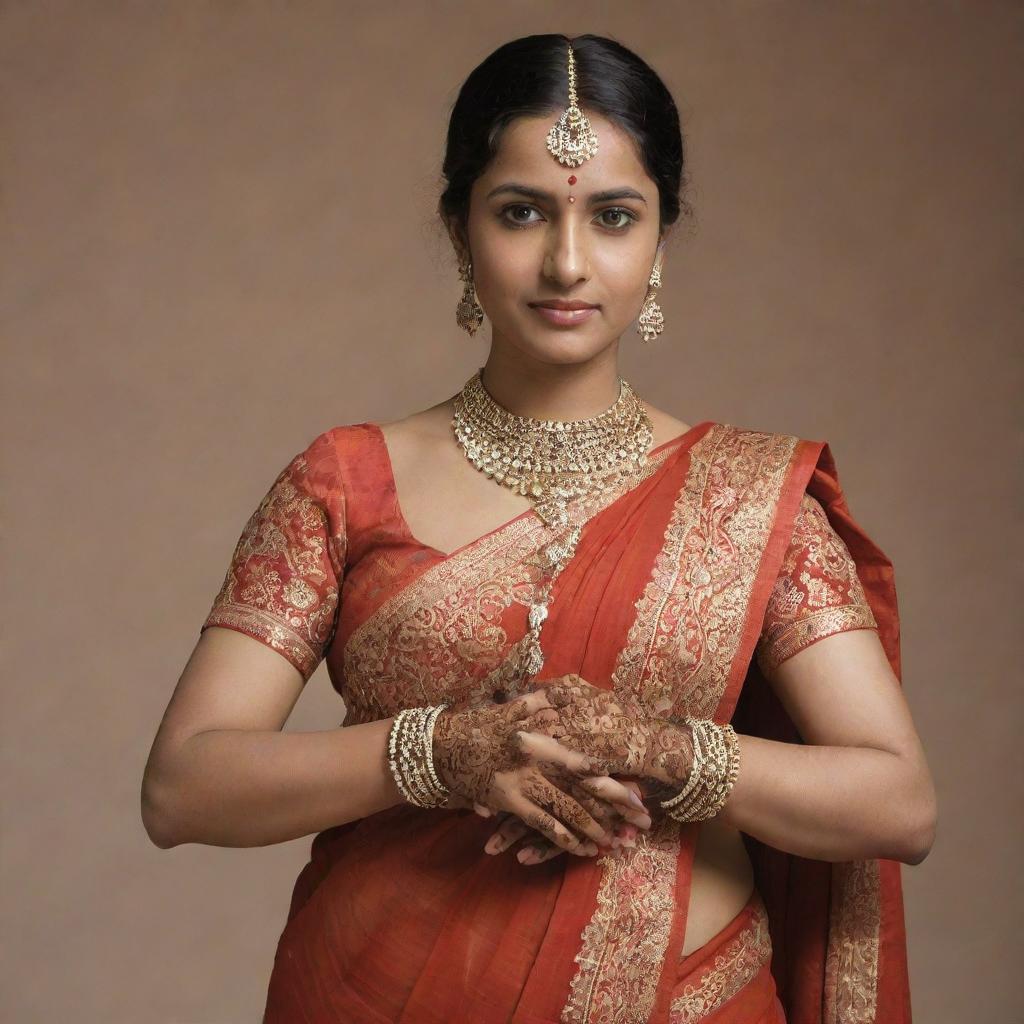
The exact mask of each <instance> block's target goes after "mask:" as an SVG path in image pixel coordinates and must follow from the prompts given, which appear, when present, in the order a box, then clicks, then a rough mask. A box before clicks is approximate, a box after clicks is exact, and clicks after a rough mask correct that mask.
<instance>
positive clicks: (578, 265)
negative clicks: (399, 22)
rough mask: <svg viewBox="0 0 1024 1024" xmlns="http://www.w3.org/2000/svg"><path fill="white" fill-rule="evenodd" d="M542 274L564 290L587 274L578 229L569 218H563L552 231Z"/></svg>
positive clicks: (583, 278)
mask: <svg viewBox="0 0 1024 1024" xmlns="http://www.w3.org/2000/svg"><path fill="white" fill-rule="evenodd" d="M544 276H545V277H547V278H548V279H549V280H551V281H554V282H556V283H557V284H558V285H560V286H561V287H562V288H564V289H566V290H568V289H569V288H571V287H572V286H573V285H574V284H577V283H578V282H579V281H585V280H586V279H587V277H588V276H589V270H588V261H587V254H586V252H585V250H584V246H583V240H582V238H581V237H580V230H579V227H578V225H576V224H573V223H571V218H564V219H563V222H562V223H561V224H560V225H559V226H558V227H557V228H556V229H555V230H554V231H553V232H552V238H551V245H550V248H549V249H548V252H547V254H546V256H545V258H544Z"/></svg>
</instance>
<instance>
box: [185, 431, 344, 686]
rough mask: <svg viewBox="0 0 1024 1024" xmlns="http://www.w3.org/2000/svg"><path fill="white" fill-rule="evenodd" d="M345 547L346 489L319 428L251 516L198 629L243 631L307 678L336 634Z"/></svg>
mask: <svg viewBox="0 0 1024 1024" xmlns="http://www.w3.org/2000/svg"><path fill="white" fill-rule="evenodd" d="M345 548H346V540H345V510H344V491H343V489H342V487H341V482H340V478H339V473H338V466H337V453H336V451H335V448H334V444H333V442H332V440H331V438H330V436H329V434H328V433H324V434H321V435H320V436H319V437H317V438H316V439H315V440H314V441H313V442H312V443H311V444H310V445H309V447H308V448H306V449H305V450H304V451H302V452H300V453H299V454H298V455H296V456H295V457H294V458H292V460H291V461H290V462H289V463H288V465H287V466H286V467H285V468H284V469H283V470H282V471H281V472H280V473H279V474H278V476H277V479H276V480H275V481H274V483H273V485H272V486H271V487H270V490H269V491H268V492H267V493H266V495H265V496H264V498H263V499H262V500H261V501H260V503H259V505H258V506H257V508H256V510H255V511H254V512H253V514H252V515H251V516H250V517H249V519H248V521H247V522H246V524H245V526H244V528H243V530H242V534H241V536H240V537H239V539H238V542H237V544H236V545H235V550H234V553H233V554H232V556H231V560H230V564H229V566H228V570H227V573H226V575H225V577H224V582H223V584H222V585H221V588H220V591H219V592H218V594H217V596H216V597H215V598H214V601H213V605H212V607H211V609H210V612H209V614H208V615H207V617H206V619H205V621H204V622H203V624H202V626H201V627H200V630H199V632H200V633H202V632H203V631H205V630H206V629H208V628H209V627H210V626H223V627H225V628H227V629H233V630H236V631H238V632H240V633H245V634H247V635H248V636H251V637H252V638H253V639H255V640H259V641H260V642H261V643H264V644H266V645H267V646H268V647H270V648H272V649H273V650H275V651H277V652H278V653H279V654H281V655H283V656H284V657H285V658H287V659H288V661H290V662H291V663H292V665H294V666H295V668H297V669H298V670H299V672H300V673H301V675H302V681H303V683H305V682H307V681H308V680H309V677H310V676H311V675H312V674H313V671H314V670H315V669H316V667H317V665H318V664H319V663H320V661H321V660H322V658H323V655H324V651H325V649H326V648H327V646H328V645H329V644H330V641H331V638H332V636H333V633H334V628H335V625H336V621H337V616H336V613H337V608H338V593H339V587H340V585H341V580H342V576H343V572H344V565H345Z"/></svg>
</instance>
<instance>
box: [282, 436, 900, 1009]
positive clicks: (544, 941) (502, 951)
mask: <svg viewBox="0 0 1024 1024" xmlns="http://www.w3.org/2000/svg"><path fill="white" fill-rule="evenodd" d="M333 436H334V441H335V443H336V445H337V454H338V460H337V464H338V466H339V467H340V473H341V484H342V487H343V490H344V493H345V495H346V523H347V529H346V537H345V550H346V551H347V559H346V563H345V566H344V590H343V593H342V600H341V608H340V611H339V616H338V622H337V631H336V635H335V636H334V640H333V643H332V644H331V645H330V647H329V649H328V650H327V652H326V658H327V664H328V669H329V672H330V675H331V680H332V683H333V684H334V686H335V687H336V688H337V689H338V691H339V693H340V694H341V695H342V696H343V697H344V699H345V703H346V712H347V714H346V720H345V724H353V723H358V722H363V721H371V720H374V719H379V718H383V717H387V716H389V715H393V714H395V713H397V711H398V710H400V709H401V708H402V707H410V706H415V705H421V704H427V703H436V702H437V701H439V700H440V699H444V698H454V699H456V700H459V699H485V698H488V697H489V694H488V693H487V692H486V680H487V678H488V676H489V674H490V673H491V672H492V671H493V669H494V668H495V667H496V666H498V665H500V664H501V662H502V660H503V658H504V657H506V656H507V655H508V653H509V651H511V650H512V649H513V648H514V647H515V644H516V642H517V641H519V640H520V639H521V638H522V636H523V634H524V632H525V631H526V628H527V610H528V607H529V604H530V601H531V598H532V594H533V592H534V587H535V585H536V583H537V581H538V579H539V578H540V569H539V567H538V564H537V563H536V561H535V559H534V558H533V555H534V554H535V552H536V551H537V549H538V548H539V547H540V546H541V545H542V544H544V543H545V542H547V541H548V540H550V539H552V537H553V536H554V534H553V532H552V531H551V530H550V528H548V527H547V526H546V525H545V524H544V523H543V522H542V521H541V520H540V519H539V518H538V517H536V516H533V515H523V516H519V517H516V518H515V519H514V520H510V521H509V522H508V523H506V524H503V525H502V526H500V527H498V528H497V529H495V530H494V531H491V532H490V533H488V534H486V535H484V536H483V537H481V538H479V539H478V540H477V541H474V542H471V543H469V544H467V545H464V546H463V547H462V548H459V549H458V550H457V551H455V552H452V553H451V554H449V555H446V554H444V553H442V552H439V551H436V550H435V549H430V548H427V547H425V546H424V545H422V544H419V543H418V542H417V541H416V540H415V538H414V537H413V536H412V534H411V532H410V531H409V529H408V524H406V523H405V522H404V520H402V518H401V512H400V509H399V506H398V502H397V496H396V495H395V493H394V486H393V483H394V482H393V477H392V476H391V474H390V467H389V464H388V462H387V460H386V459H385V458H384V455H385V454H386V452H385V451H383V450H382V448H381V446H380V438H379V436H378V433H377V432H375V431H374V430H373V429H372V425H367V424H357V425H353V426H351V427H342V428H336V429H335V431H334V432H333ZM587 514H588V516H589V518H588V519H587V522H586V525H585V526H584V529H583V531H582V535H581V537H580V541H579V544H578V545H577V549H576V552H575V555H574V556H573V558H572V560H571V561H570V562H569V563H568V565H567V566H566V567H565V569H564V570H563V571H562V573H561V574H560V575H559V576H558V578H557V579H556V581H555V584H554V588H553V591H552V600H551V605H550V614H549V618H548V620H547V622H546V623H545V625H544V630H543V633H542V636H541V642H542V646H543V649H544V655H545V664H544V668H543V670H542V673H541V678H540V679H539V680H538V685H544V684H545V682H547V681H550V680H551V679H554V678H556V677H559V676H562V675H564V674H566V673H578V674H579V675H581V676H583V677H584V678H585V679H587V680H588V681H589V682H591V683H592V684H594V685H596V686H600V687H606V688H614V689H617V690H621V691H624V692H629V693H631V694H634V695H636V696H637V697H638V698H639V699H640V700H641V701H642V702H643V703H644V704H645V706H646V707H648V708H649V709H650V710H651V712H652V713H655V714H658V715H662V716H665V717H672V718H681V717H682V716H684V715H694V716H699V717H706V718H714V719H715V721H717V722H720V723H724V722H727V721H730V720H732V721H733V723H734V725H735V726H736V728H737V731H739V732H741V733H743V732H747V733H751V734H755V735H761V736H767V737H769V738H778V739H785V740H787V741H789V742H800V739H799V736H798V734H797V733H796V730H795V728H794V727H793V725H792V723H791V722H790V721H789V719H788V717H787V716H786V715H785V712H784V710H783V709H782V708H781V705H780V704H779V703H778V701H777V700H776V699H775V698H774V696H773V694H772V692H771V688H770V687H769V686H768V684H767V682H766V680H765V678H764V676H763V675H762V669H763V668H765V667H767V666H771V665H774V664H776V663H777V662H778V661H779V660H780V659H782V658H784V657H786V656H789V655H790V654H792V653H794V652H795V651H796V650H798V649H800V648H801V647H802V646H804V645H806V644H808V643H811V642H814V641H815V640H816V639H820V638H821V637H822V636H825V635H828V633H829V632H835V631H837V630H839V629H847V628H865V627H872V628H878V630H879V633H880V635H881V637H882V641H883V644H884V646H885V650H886V653H887V654H888V656H889V658H890V661H891V662H892V664H893V667H894V670H895V671H896V672H897V674H898V668H899V652H898V638H899V629H898V619H897V613H896V601H895V591H894V589H893V579H892V567H891V565H890V564H889V562H888V561H887V560H886V558H885V556H884V555H882V553H881V552H880V551H879V550H878V549H877V548H876V547H875V546H874V545H873V544H872V543H871V541H870V540H868V538H867V537H866V536H865V535H864V533H863V532H862V531H861V530H860V528H859V527H858V526H857V525H856V524H855V523H854V521H853V519H852V517H851V516H850V513H849V510H848V508H847V507H846V503H845V500H844V498H843V495H842V491H841V489H840V487H839V482H838V478H837V475H836V471H835V465H834V463H833V460H832V456H831V453H830V451H829V449H828V446H827V445H826V444H824V443H823V442H815V441H806V440H801V439H800V438H797V437H794V436H791V435H785V434H776V433H766V432H757V431H752V430H744V429H741V428H738V427H734V426H731V425H728V424H721V423H712V422H705V423H702V424H699V425H698V426H696V427H693V428H691V429H690V430H689V431H687V433H686V434H684V435H680V437H679V438H677V439H675V440H674V442H672V443H666V444H665V445H663V446H661V447H660V448H659V449H656V450H655V451H654V452H652V458H651V460H650V465H649V467H648V469H647V471H646V472H645V474H644V475H643V477H642V479H640V480H639V481H633V482H632V484H631V485H630V486H629V487H628V489H625V490H623V491H622V492H620V493H617V494H611V495H606V496H604V497H603V498H602V499H601V500H600V501H598V502H595V504H594V505H593V507H592V508H589V509H588V510H587ZM798 541H799V543H798ZM822 552H824V554H822ZM815 559H819V561H822V560H823V561H824V562H825V563H834V566H835V573H834V576H835V578H834V579H829V580H827V581H823V580H815V579H813V578H812V577H813V576H814V572H812V569H813V566H812V564H811V563H812V562H813V561H814V560H815ZM844 560H845V561H844ZM843 564H845V565H846V566H847V568H848V570H849V576H848V578H846V579H845V581H843V580H842V579H841V572H840V571H839V570H840V569H841V567H842V565H843ZM814 571H817V570H814ZM787 574H790V575H791V576H792V579H790V575H787ZM851 577H852V578H851ZM801 581H803V582H801ZM808 581H809V582H808ZM801 587H803V588H804V589H803V590H801ZM801 601H803V603H802V604H801ZM815 602H817V604H816V605H815V609H814V610H809V609H808V607H805V606H809V605H811V604H815ZM699 827H700V826H699V825H698V824H686V825H680V824H679V823H677V822H674V821H673V820H672V819H670V818H667V817H666V816H664V815H661V814H658V813H657V812H656V813H655V817H654V824H653V827H652V829H651V830H650V832H649V833H647V834H644V833H641V834H640V836H639V837H638V841H637V845H636V846H634V847H620V848H618V849H615V850H612V851H611V852H610V853H609V854H607V855H605V856H602V857H600V858H594V859H592V858H586V857H574V856H570V855H567V856H562V857H558V858H555V859H554V860H551V861H548V862H545V863H544V864H541V865H535V866H526V865H520V864H519V863H518V862H517V861H516V860H515V859H514V858H513V857H511V856H510V855H498V856H488V855H487V854H485V853H484V852H483V849H482V848H483V844H484V842H485V840H486V838H487V837H488V835H490V833H491V831H492V830H493V824H492V823H490V822H488V821H486V820H483V819H480V818H477V817H476V816H475V815H473V814H472V813H471V812H469V811H446V810H437V809H434V810H427V809H422V808H416V807H412V806H409V805H400V806H397V807H394V808H390V809H388V810H387V811H384V812H381V813H379V814H375V815H371V816H370V817H368V818H364V819H361V820H359V821H356V822H350V823H348V824H346V825H342V826H338V827H337V828H334V829H328V830H327V831H325V832H322V833H320V834H319V835H318V836H316V837H315V839H314V841H313V846H312V851H311V858H310V862H309V863H308V864H307V865H306V867H305V868H304V869H303V872H302V873H301V874H300V876H299V878H298V879H297V881H296V884H295V889H294V892H293V895H292V901H291V906H290V909H289V915H288V922H287V924H286V926H285V928H284V931H283V932H282V935H281V939H280V942H279V944H278V949H277V955H276V957H275V962H274V970H273V973H272V976H271V981H270V986H269V990H268V999H267V1010H266V1016H265V1018H264V1019H265V1021H266V1022H270V1024H276V1022H285V1021H288V1022H291V1021H299V1020H301V1021H325V1022H326V1021H331V1020H361V1021H362V1020H365V1021H368V1022H383V1021H402V1022H405V1024H428V1022H439V1024H440V1022H450V1021H454V1020H472V1021H474V1022H475V1024H499V1022H509V1021H512V1022H514V1024H542V1022H544V1024H551V1022H556V1021H557V1022H560V1024H613V1022H614V1024H617V1022H622V1024H640V1022H657V1024H663V1022H667V1024H693V1022H696V1021H698V1020H702V1021H704V1020H706V1021H708V1022H712V1021H713V1022H725V1021H732V1022H735V1024H739V1022H741V1021H742V1024H767V1022H769V1021H776V1020H778V1019H779V1018H778V1017H776V1016H774V1015H773V1012H772V1010H771V1007H769V1006H768V1004H767V1002H764V1001H765V1000H767V999H769V998H770V999H771V1000H772V1001H773V1002H774V1000H775V991H776V987H777V991H778V998H779V1000H781V1004H782V1006H783V1007H784V1008H785V1013H786V1019H787V1021H790V1022H796V1024H882V1022H885V1024H889V1022H894V1024H903V1022H909V1021H910V1007H909V993H908V985H907V976H906V956H905V937H904V932H903V916H902V914H903V910H902V900H901V892H900V876H899V865H898V863H895V862H891V861H866V862H859V863H854V864H830V863H826V862H821V861H811V860H805V859H803V858H799V857H794V856H792V855H789V854H784V853H782V852H780V851H777V850H773V849H771V848H769V847H766V846H764V845H763V844H761V843H759V842H757V841H755V840H753V839H752V838H751V837H749V836H745V837H744V838H745V841H746V842H747V846H748V850H749V852H750V855H751V859H752V862H753V864H754V870H755V881H756V888H757V890H758V893H759V895H758V897H757V901H752V903H751V905H750V908H748V911H749V912H748V914H747V916H746V917H745V918H744V920H743V922H741V921H740V920H739V919H737V921H736V922H734V926H730V929H727V930H726V931H724V932H723V933H722V934H721V935H720V936H718V937H717V938H718V940H719V945H715V946H714V947H712V945H710V944H709V946H708V948H707V949H706V950H702V952H701V955H697V954H693V955H690V956H688V957H683V956H682V948H683V941H684V937H685V932H686V914H687V907H688V904H689V897H690V879H691V874H692V865H693V856H694V850H695V846H696V838H697V834H698V831H699ZM761 897H763V904H761V903H760V898H761ZM741 925H742V927H741ZM712 949H714V950H715V951H716V952H715V954H714V955H711V951H712ZM705 954H706V955H705ZM769 961H770V974H769V973H768V968H767V965H768V963H769ZM766 978H767V979H769V980H768V981H767V982H766V981H765V979H766ZM695 979H696V980H695ZM771 979H774V983H771ZM740 987H742V992H740V991H739V988H740ZM759 999H760V1000H762V1002H764V1005H763V1007H762V1008H761V1009H757V1010H753V1009H751V1007H754V1006H755V1004H757V1005H760V1004H759V1003H758V1000H759ZM730 1014H732V1015H731V1016H730Z"/></svg>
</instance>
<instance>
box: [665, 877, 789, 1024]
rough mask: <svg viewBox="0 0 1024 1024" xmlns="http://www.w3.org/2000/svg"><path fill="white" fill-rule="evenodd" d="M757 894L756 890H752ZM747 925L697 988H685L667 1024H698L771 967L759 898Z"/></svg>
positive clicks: (765, 921)
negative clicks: (766, 966) (763, 969)
mask: <svg viewBox="0 0 1024 1024" xmlns="http://www.w3.org/2000/svg"><path fill="white" fill-rule="evenodd" d="M755 893H756V890H755ZM756 900H757V902H756V907H755V910H754V913H753V914H752V916H751V918H750V921H749V922H748V923H747V924H746V925H745V926H744V927H743V929H742V931H740V932H738V933H737V934H736V935H735V936H734V937H733V938H732V940H731V941H730V942H729V943H727V945H726V946H725V948H724V949H723V950H722V952H721V953H718V954H717V955H716V956H715V958H714V962H713V963H712V964H711V965H710V966H708V967H706V968H705V970H704V971H703V972H702V974H701V977H700V980H699V981H698V982H697V984H696V985H692V984H687V985H684V986H683V989H682V991H681V992H680V994H679V995H677V996H676V997H675V998H674V999H673V1000H672V1004H671V1006H670V1008H669V1018H668V1020H669V1024H697V1022H698V1021H702V1020H706V1019H707V1018H708V1017H709V1016H710V1015H711V1014H712V1013H714V1012H715V1011H716V1010H718V1009H719V1008H720V1007H721V1006H723V1005H724V1004H725V1003H726V1002H727V1001H728V1000H729V999H731V998H732V997H733V996H734V995H736V993H737V992H739V991H740V989H742V988H743V986H744V985H746V984H748V983H749V982H750V981H751V980H752V979H753V978H754V977H755V976H756V975H757V972H758V971H760V970H761V968H762V967H764V965H765V964H769V963H771V959H772V940H771V934H770V932H769V930H768V912H767V910H766V909H765V906H764V903H763V902H762V901H761V898H760V895H757V896H756Z"/></svg>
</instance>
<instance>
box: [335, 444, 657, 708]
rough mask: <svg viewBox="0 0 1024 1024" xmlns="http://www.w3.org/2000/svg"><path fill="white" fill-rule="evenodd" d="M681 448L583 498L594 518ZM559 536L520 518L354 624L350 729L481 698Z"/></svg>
mask: <svg viewBox="0 0 1024 1024" xmlns="http://www.w3.org/2000/svg"><path fill="white" fill-rule="evenodd" d="M675 450H676V448H675V446H673V445H669V446H668V447H667V448H665V449H663V450H662V451H660V452H657V453H656V454H655V455H653V456H652V457H651V458H650V459H648V461H647V463H646V465H645V466H644V468H643V470H641V472H640V473H638V474H635V475H633V476H632V477H630V478H629V479H627V480H624V481H623V482H622V483H621V484H620V486H619V487H618V488H615V489H613V490H611V491H609V492H607V493H605V494H599V495H595V496H592V497H590V498H589V499H583V500H581V501H580V502H579V503H578V504H577V505H576V509H577V510H578V512H579V514H580V515H581V516H582V517H583V518H584V519H589V518H591V517H593V516H594V515H597V514H598V513H599V512H600V511H602V510H603V509H604V508H606V507H608V506H609V505H611V504H612V503H613V502H615V501H616V500H618V498H620V497H621V496H622V495H623V494H625V493H626V492H627V491H629V490H630V489H632V488H634V487H636V486H638V485H639V484H640V483H642V482H643V481H644V480H646V479H647V478H648V477H650V476H651V475H652V474H654V473H655V472H657V470H658V469H659V468H660V467H661V465H662V464H663V462H664V461H665V459H666V458H668V457H669V456H670V455H671V454H672V453H673V452H674V451H675ZM555 535H556V533H555V531H554V530H552V529H551V528H549V527H548V526H546V525H545V524H544V522H543V521H542V520H541V519H540V518H538V517H536V516H523V517H522V518H520V519H515V520H512V521H511V522H510V523H507V524H506V525H505V526H503V527H499V528H498V529H497V530H496V531H494V532H493V533H491V534H489V535H488V536H485V537H482V538H481V539H480V540H478V541H476V542H474V543H472V544H469V545H467V546H466V547H464V548H462V549H460V550H458V551H456V552H455V553H454V554H453V555H450V556H449V557H447V558H445V559H444V560H442V561H439V562H436V563H435V564H433V565H431V566H430V567H429V568H427V569H425V570H424V571H423V572H422V573H421V574H420V575H419V576H417V577H416V578H415V579H414V580H413V581H412V582H411V583H409V584H408V585H407V586H405V587H403V588H402V589H401V590H398V591H397V592H395V593H394V594H391V595H390V596H389V597H388V598H387V599H386V600H385V601H384V602H383V603H382V604H381V606H380V607H379V608H377V609H376V610H375V611H374V612H373V614H372V615H370V616H369V617H368V618H367V619H366V620H365V621H364V622H362V623H360V624H359V626H357V627H356V629H355V630H353V632H352V635H351V636H350V637H349V639H348V642H347V643H346V645H345V649H344V651H343V654H342V664H343V672H344V692H345V706H346V715H345V723H344V724H345V725H352V724H355V723H357V722H367V721H374V720H376V719H379V718H386V717H388V716H389V715H393V714H396V713H397V712H398V711H399V710H400V709H401V708H406V707H412V706H413V705H415V704H420V705H427V704H436V703H438V701H440V700H442V699H445V698H454V699H463V698H467V697H472V696H474V695H477V690H478V689H479V687H480V683H481V681H482V680H484V679H486V678H487V676H488V675H489V674H490V673H491V672H492V671H493V670H494V669H496V668H497V667H498V666H499V665H500V664H501V663H502V661H503V660H504V659H505V657H506V656H507V655H508V653H509V643H508V636H507V633H506V631H505V629H504V627H503V626H502V624H501V615H502V612H503V611H504V610H505V609H506V608H508V607H509V605H511V604H513V603H514V602H517V603H519V604H522V605H524V606H526V605H529V604H530V603H531V601H532V600H533V597H534V592H535V587H536V583H537V581H538V579H539V578H540V575H541V572H542V570H541V569H540V567H539V566H538V565H537V564H536V562H535V560H534V556H535V555H536V552H537V551H538V549H539V548H540V547H541V546H542V545H543V544H545V543H546V542H547V541H549V540H551V539H552V538H553V537H554V536H555Z"/></svg>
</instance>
